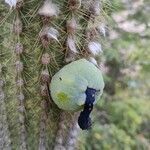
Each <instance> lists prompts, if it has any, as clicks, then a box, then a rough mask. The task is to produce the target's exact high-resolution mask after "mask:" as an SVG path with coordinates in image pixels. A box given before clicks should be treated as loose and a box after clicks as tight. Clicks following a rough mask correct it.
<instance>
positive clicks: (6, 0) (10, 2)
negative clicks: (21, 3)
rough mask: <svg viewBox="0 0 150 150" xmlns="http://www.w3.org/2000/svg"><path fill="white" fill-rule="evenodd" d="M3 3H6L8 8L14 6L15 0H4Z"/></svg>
mask: <svg viewBox="0 0 150 150" xmlns="http://www.w3.org/2000/svg"><path fill="white" fill-rule="evenodd" d="M5 3H7V4H8V5H9V6H10V8H12V7H16V4H17V0H5Z"/></svg>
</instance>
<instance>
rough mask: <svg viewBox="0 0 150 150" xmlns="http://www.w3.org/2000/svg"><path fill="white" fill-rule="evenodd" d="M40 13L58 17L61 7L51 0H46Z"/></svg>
mask: <svg viewBox="0 0 150 150" xmlns="http://www.w3.org/2000/svg"><path fill="white" fill-rule="evenodd" d="M38 13H39V15H42V16H45V17H56V16H58V14H59V8H58V6H57V5H56V4H54V3H53V2H52V1H51V0H46V1H45V2H44V4H43V6H42V7H41V8H40V9H39V12H38Z"/></svg>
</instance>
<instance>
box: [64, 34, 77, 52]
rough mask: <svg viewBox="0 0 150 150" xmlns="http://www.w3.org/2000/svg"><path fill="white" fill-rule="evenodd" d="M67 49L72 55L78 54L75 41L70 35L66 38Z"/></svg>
mask: <svg viewBox="0 0 150 150" xmlns="http://www.w3.org/2000/svg"><path fill="white" fill-rule="evenodd" d="M67 47H68V48H69V49H70V50H71V51H72V52H74V53H78V51H77V48H76V44H75V39H74V38H73V37H72V36H71V35H70V36H68V38H67Z"/></svg>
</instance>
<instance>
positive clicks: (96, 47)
mask: <svg viewBox="0 0 150 150" xmlns="http://www.w3.org/2000/svg"><path fill="white" fill-rule="evenodd" d="M88 50H89V52H90V53H91V54H93V55H94V56H96V55H98V54H99V53H101V52H103V51H102V46H101V44H100V43H99V42H97V41H96V42H89V44H88Z"/></svg>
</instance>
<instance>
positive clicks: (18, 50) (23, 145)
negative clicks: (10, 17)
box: [13, 3, 27, 150]
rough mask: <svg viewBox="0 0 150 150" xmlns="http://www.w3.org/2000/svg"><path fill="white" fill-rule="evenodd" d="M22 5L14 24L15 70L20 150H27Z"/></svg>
mask: <svg viewBox="0 0 150 150" xmlns="http://www.w3.org/2000/svg"><path fill="white" fill-rule="evenodd" d="M21 4H22V3H18V4H17V7H16V10H15V11H16V12H15V13H16V18H15V21H14V24H13V32H14V39H15V48H14V49H15V55H16V56H15V57H16V62H15V68H16V77H15V78H16V87H17V93H16V94H17V101H18V114H19V124H20V129H19V132H20V133H19V134H20V149H21V150H27V141H26V138H27V131H26V125H25V124H26V116H25V113H26V110H25V95H24V91H23V88H24V87H23V85H24V84H23V82H24V81H23V78H22V73H23V71H24V65H23V62H22V60H21V56H22V55H23V44H22V43H21V42H20V36H21V33H22V21H21V19H20V16H19V13H20V8H21V6H22V5H21Z"/></svg>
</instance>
